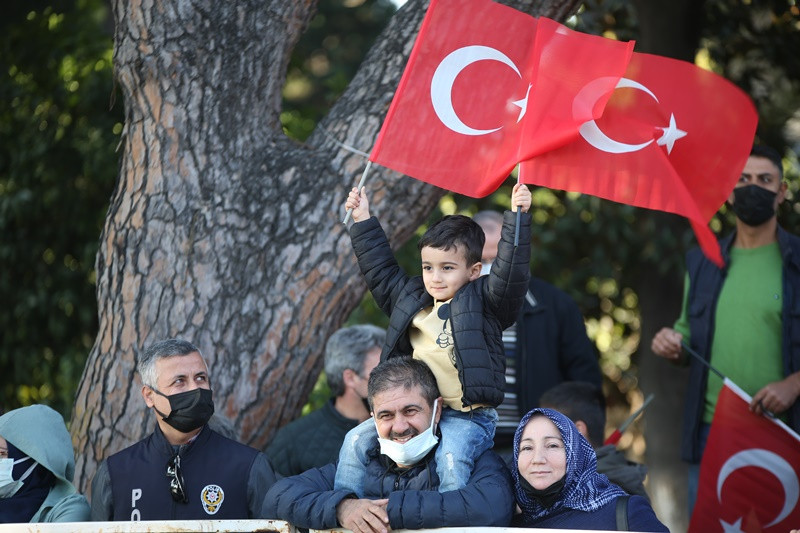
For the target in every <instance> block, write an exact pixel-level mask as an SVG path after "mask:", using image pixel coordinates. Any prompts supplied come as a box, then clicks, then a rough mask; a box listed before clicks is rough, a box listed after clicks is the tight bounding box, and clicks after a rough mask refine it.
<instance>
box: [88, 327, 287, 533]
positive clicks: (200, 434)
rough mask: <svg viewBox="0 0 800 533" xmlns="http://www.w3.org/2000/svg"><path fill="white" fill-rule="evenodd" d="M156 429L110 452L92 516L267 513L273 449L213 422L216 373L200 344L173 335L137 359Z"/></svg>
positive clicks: (143, 517) (272, 479) (235, 516)
mask: <svg viewBox="0 0 800 533" xmlns="http://www.w3.org/2000/svg"><path fill="white" fill-rule="evenodd" d="M137 370H138V371H139V375H140V376H141V378H142V398H143V399H144V402H145V404H146V405H147V407H148V408H150V409H152V412H153V416H154V418H155V419H156V427H155V430H154V431H153V433H152V434H151V435H150V436H149V437H147V438H146V439H144V440H141V441H139V442H137V443H136V444H134V445H133V446H130V447H128V448H126V449H124V450H122V451H121V452H118V453H115V454H114V455H112V456H110V457H109V458H107V459H106V460H105V461H103V462H102V463H101V464H100V467H99V468H98V470H97V473H96V474H95V477H94V480H92V520H100V521H110V520H119V521H126V520H130V521H138V520H200V519H204V518H205V519H211V518H213V519H219V520H233V519H243V518H261V515H260V511H261V505H262V503H263V501H264V496H265V495H266V493H267V490H269V488H270V486H271V485H272V484H273V483H274V482H275V473H274V472H273V470H272V467H271V466H270V464H269V461H268V460H267V458H266V456H265V455H264V454H263V453H261V452H259V451H258V450H255V449H253V448H250V447H249V446H245V445H244V444H240V443H238V442H236V441H234V440H231V439H228V438H225V437H223V436H222V435H220V434H219V433H217V432H216V431H214V430H213V429H211V428H210V427H208V421H209V419H210V418H211V415H213V414H214V402H213V400H212V396H211V379H210V377H209V374H208V366H207V365H206V362H205V360H204V359H203V356H202V355H201V354H200V350H198V349H197V348H196V347H195V346H194V345H193V344H191V343H189V342H186V341H183V340H179V339H169V340H165V341H161V342H157V343H155V344H154V345H153V346H151V347H149V348H148V349H147V350H146V351H145V352H144V354H142V356H141V357H140V358H139V360H138V362H137Z"/></svg>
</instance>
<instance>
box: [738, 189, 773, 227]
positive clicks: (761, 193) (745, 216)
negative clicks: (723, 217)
mask: <svg viewBox="0 0 800 533" xmlns="http://www.w3.org/2000/svg"><path fill="white" fill-rule="evenodd" d="M777 195H778V193H775V192H772V191H768V190H767V189H765V188H763V187H759V186H758V185H745V186H744V187H737V188H735V189H733V205H732V206H731V207H732V208H733V212H734V213H736V216H737V217H738V218H739V220H741V221H742V222H744V223H745V224H747V225H748V226H754V227H755V226H760V225H761V224H763V223H764V222H766V221H767V220H769V219H771V218H772V217H773V216H775V207H774V205H775V197H776V196H777Z"/></svg>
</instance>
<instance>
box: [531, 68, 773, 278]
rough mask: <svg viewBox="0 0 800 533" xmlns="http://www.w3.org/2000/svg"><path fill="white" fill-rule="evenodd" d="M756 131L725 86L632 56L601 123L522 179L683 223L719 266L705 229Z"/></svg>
mask: <svg viewBox="0 0 800 533" xmlns="http://www.w3.org/2000/svg"><path fill="white" fill-rule="evenodd" d="M586 91H587V92H588V93H593V92H594V88H593V86H592V84H589V85H587V86H586ZM757 123H758V115H757V114H756V110H755V107H754V106H753V103H752V102H751V101H750V99H749V97H748V96H747V95H746V94H745V93H744V92H742V91H741V90H740V89H738V88H737V87H736V86H735V85H733V84H732V83H730V82H729V81H727V80H725V79H724V78H722V77H720V76H718V75H716V74H714V73H712V72H709V71H706V70H703V69H701V68H699V67H697V66H695V65H693V64H691V63H686V62H684V61H678V60H675V59H668V58H665V57H659V56H653V55H647V54H639V53H635V54H633V58H632V59H631V62H630V65H629V66H628V70H627V72H626V73H625V77H624V78H623V79H622V80H620V82H619V84H618V85H617V90H616V91H615V92H614V95H613V96H612V97H611V99H610V100H609V101H608V103H607V105H606V107H605V110H604V111H603V116H602V118H601V119H599V120H592V121H587V122H586V123H585V124H583V125H582V126H581V137H580V138H579V139H578V140H577V141H575V142H573V143H571V144H569V145H567V146H564V147H562V148H560V149H558V150H554V151H551V152H548V153H546V154H544V155H542V156H539V157H536V158H534V159H531V160H530V161H526V162H524V163H523V164H522V165H520V173H521V176H522V181H523V182H525V183H533V184H537V185H544V186H546V187H550V188H554V189H562V190H566V191H573V192H582V193H585V194H591V195H594V196H599V197H601V198H606V199H608V200H614V201H616V202H620V203H624V204H630V205H635V206H638V207H647V208H650V209H657V210H660V211H667V212H670V213H676V214H679V215H682V216H685V217H687V218H688V219H689V220H690V221H691V222H692V226H693V227H694V229H695V234H696V235H697V237H698V241H699V242H700V245H701V247H702V248H703V251H704V252H705V253H706V255H707V256H708V257H709V258H710V259H712V260H713V261H715V262H716V263H717V264H719V265H721V264H722V256H721V255H720V253H719V246H718V245H717V241H716V238H715V237H714V235H713V233H712V232H711V230H710V229H709V228H708V226H707V224H708V222H709V221H710V220H711V217H712V216H713V215H714V213H716V211H717V210H718V209H719V207H720V206H721V205H722V203H723V202H724V201H725V200H726V199H727V198H728V196H729V195H730V192H731V191H732V190H733V187H734V186H735V185H736V181H737V180H738V178H739V176H740V175H741V171H742V168H744V164H745V162H746V160H747V157H748V155H749V154H750V148H751V147H752V144H753V136H754V134H755V130H756V125H757Z"/></svg>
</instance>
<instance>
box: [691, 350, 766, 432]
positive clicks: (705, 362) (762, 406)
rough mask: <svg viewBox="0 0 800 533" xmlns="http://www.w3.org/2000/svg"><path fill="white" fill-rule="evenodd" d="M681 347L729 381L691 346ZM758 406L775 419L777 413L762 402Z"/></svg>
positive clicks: (721, 377)
mask: <svg viewBox="0 0 800 533" xmlns="http://www.w3.org/2000/svg"><path fill="white" fill-rule="evenodd" d="M681 346H682V347H683V349H684V350H686V351H687V352H688V353H689V355H691V356H692V357H694V358H695V359H697V360H698V361H700V362H701V363H703V364H704V365H706V366H707V367H708V369H709V370H711V371H712V372H713V373H715V374H716V375H718V376H719V377H720V379H722V380H723V381H725V380H726V379H728V378H726V377H725V376H723V375H722V372H720V371H719V370H717V369H716V368H714V367H713V366H711V363H709V362H708V361H706V360H705V359H703V358H702V357H700V354H699V353H697V352H695V351H694V350H692V349H691V348H689V345H688V344H686V343H685V342H681ZM728 381H730V382H731V383H733V381H732V380H728ZM734 385H736V384H735V383H734ZM736 386H737V387H739V386H738V385H736ZM739 388H740V389H741V387H739ZM758 405H760V406H761V410H762V411H764V414H765V415H767V416H768V417H770V418H775V413H773V412H772V411H770V410H769V409H767V408H765V407H764V404H763V403H761V402H760V401H759V402H758Z"/></svg>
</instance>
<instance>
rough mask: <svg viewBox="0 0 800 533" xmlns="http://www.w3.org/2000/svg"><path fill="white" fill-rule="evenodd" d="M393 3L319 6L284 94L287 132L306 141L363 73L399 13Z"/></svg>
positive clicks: (360, 0) (339, 1) (358, 0)
mask: <svg viewBox="0 0 800 533" xmlns="http://www.w3.org/2000/svg"><path fill="white" fill-rule="evenodd" d="M395 9H396V8H395V6H394V4H392V2H391V1H389V0H327V1H325V2H320V3H319V8H318V11H317V14H316V16H315V17H314V18H313V19H312V20H311V22H310V23H309V26H308V29H307V30H306V32H305V33H304V34H303V36H302V38H301V39H300V41H299V42H298V43H297V46H296V47H295V49H294V52H293V54H292V58H291V60H290V62H289V70H288V72H287V76H286V85H285V86H284V89H283V103H284V108H283V112H282V113H281V122H282V124H283V127H284V131H285V132H286V134H287V135H289V136H290V137H292V138H294V139H297V140H300V141H302V140H305V139H306V138H307V137H308V136H309V135H310V134H311V131H312V130H313V129H314V126H315V125H316V123H317V122H318V121H319V120H320V119H321V118H322V117H323V116H325V114H326V113H327V112H328V109H330V107H331V106H332V105H333V103H334V102H335V101H336V99H337V98H339V96H341V94H342V93H343V92H344V90H345V89H346V88H347V84H348V83H350V80H351V79H352V78H353V76H354V75H355V73H356V70H358V67H359V65H360V64H361V61H362V60H363V58H364V56H365V55H366V53H367V51H368V50H369V49H370V47H371V46H372V43H373V41H374V40H375V38H376V37H377V36H378V34H379V33H380V32H381V31H382V30H383V28H384V26H386V23H387V22H388V21H389V19H390V18H391V16H392V14H393V13H394V11H395Z"/></svg>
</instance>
